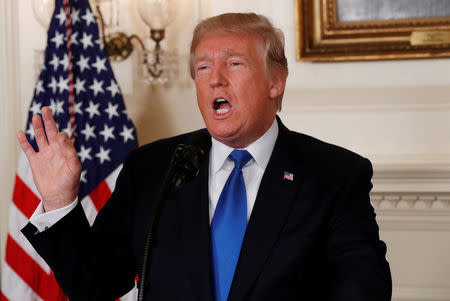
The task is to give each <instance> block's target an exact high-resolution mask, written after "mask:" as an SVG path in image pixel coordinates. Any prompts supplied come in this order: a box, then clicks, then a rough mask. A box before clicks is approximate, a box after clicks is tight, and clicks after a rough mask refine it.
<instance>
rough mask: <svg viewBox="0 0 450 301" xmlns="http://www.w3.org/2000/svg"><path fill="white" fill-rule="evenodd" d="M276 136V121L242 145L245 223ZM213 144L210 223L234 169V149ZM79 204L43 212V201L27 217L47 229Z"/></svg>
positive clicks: (42, 228)
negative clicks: (246, 159) (244, 153)
mask: <svg viewBox="0 0 450 301" xmlns="http://www.w3.org/2000/svg"><path fill="white" fill-rule="evenodd" d="M277 137H278V123H277V121H276V120H274V122H273V123H272V126H271V127H270V128H269V130H267V132H266V133H265V134H264V135H262V136H261V137H260V138H259V139H258V140H256V141H255V142H253V143H252V144H250V145H249V146H247V147H246V148H244V149H245V150H247V151H248V152H249V153H250V154H251V155H252V157H253V159H251V160H250V161H249V162H248V163H247V164H246V165H245V166H244V167H243V168H242V174H243V176H244V182H245V188H246V191H247V222H248V220H249V218H250V215H251V213H252V210H253V206H254V205H255V201H256V195H257V194H258V189H259V185H260V184H261V180H262V177H263V174H264V171H265V170H266V167H267V164H268V163H269V159H270V156H271V154H272V151H273V148H274V146H275V141H276V140H277ZM211 140H212V145H211V151H210V154H209V156H210V160H209V179H208V191H209V222H210V224H211V221H212V218H213V216H214V211H215V210H216V206H217V202H218V200H219V197H220V194H221V192H222V189H223V186H225V183H226V181H227V179H228V176H229V175H230V173H231V171H232V170H233V168H234V163H233V161H232V160H231V159H229V158H228V156H229V155H230V153H231V152H232V151H233V148H231V147H229V146H226V145H225V144H223V143H221V142H219V141H217V140H216V139H214V138H211ZM77 203H78V199H76V200H75V201H73V202H72V203H71V204H70V205H68V206H66V207H63V208H60V209H57V210H53V211H50V212H44V207H43V205H42V202H41V203H40V204H39V206H38V207H37V208H36V210H35V211H34V213H33V215H32V216H31V217H30V222H31V223H32V224H33V225H34V226H35V227H36V228H37V229H38V231H39V232H42V231H44V230H46V229H47V228H49V227H51V226H52V225H54V224H55V223H56V222H57V221H59V220H60V219H61V218H63V217H64V216H65V215H66V214H68V213H69V212H70V211H71V210H72V209H73V208H75V206H76V205H77Z"/></svg>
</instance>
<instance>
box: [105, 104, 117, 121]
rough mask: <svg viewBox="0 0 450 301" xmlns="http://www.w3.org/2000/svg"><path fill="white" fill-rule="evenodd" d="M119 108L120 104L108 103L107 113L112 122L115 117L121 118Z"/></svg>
mask: <svg viewBox="0 0 450 301" xmlns="http://www.w3.org/2000/svg"><path fill="white" fill-rule="evenodd" d="M118 106H119V104H115V105H113V104H111V103H110V102H108V108H106V109H105V112H106V113H108V118H109V120H111V119H112V118H113V117H114V116H117V117H119V113H118V112H117V107H118Z"/></svg>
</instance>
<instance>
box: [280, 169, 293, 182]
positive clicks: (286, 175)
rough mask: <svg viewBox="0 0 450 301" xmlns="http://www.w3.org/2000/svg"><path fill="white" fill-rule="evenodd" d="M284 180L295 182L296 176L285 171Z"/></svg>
mask: <svg viewBox="0 0 450 301" xmlns="http://www.w3.org/2000/svg"><path fill="white" fill-rule="evenodd" d="M283 180H288V181H294V174H293V173H290V172H289V171H284V176H283Z"/></svg>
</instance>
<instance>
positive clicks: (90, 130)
mask: <svg viewBox="0 0 450 301" xmlns="http://www.w3.org/2000/svg"><path fill="white" fill-rule="evenodd" d="M94 131H95V126H94V125H93V126H90V125H89V123H86V127H85V128H84V130H82V131H81V134H83V135H84V140H86V142H87V141H89V138H91V137H92V138H94V139H95V137H96V135H95V133H94Z"/></svg>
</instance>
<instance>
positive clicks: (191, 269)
mask: <svg viewBox="0 0 450 301" xmlns="http://www.w3.org/2000/svg"><path fill="white" fill-rule="evenodd" d="M208 166H209V156H208V158H207V159H206V160H205V162H203V164H202V165H201V167H200V169H199V172H198V174H197V176H196V177H195V178H194V179H193V180H191V181H190V182H188V183H185V184H184V185H183V187H182V188H181V189H180V191H179V193H178V194H177V195H178V197H177V202H178V205H177V208H178V220H179V221H180V232H181V242H182V248H183V250H182V252H181V253H182V256H183V257H184V268H185V271H186V275H187V277H188V281H189V282H190V284H191V287H192V289H193V294H194V296H195V298H193V299H196V300H203V301H209V300H213V294H212V289H211V273H210V230H209V202H208V169H209V168H208Z"/></svg>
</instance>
